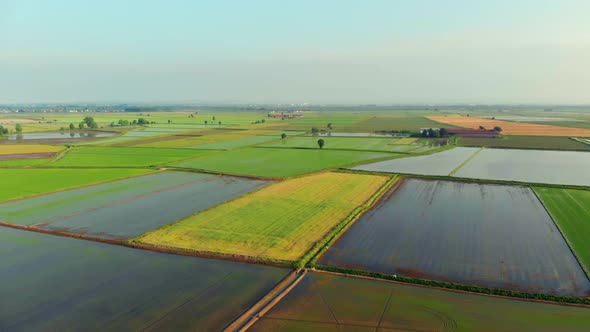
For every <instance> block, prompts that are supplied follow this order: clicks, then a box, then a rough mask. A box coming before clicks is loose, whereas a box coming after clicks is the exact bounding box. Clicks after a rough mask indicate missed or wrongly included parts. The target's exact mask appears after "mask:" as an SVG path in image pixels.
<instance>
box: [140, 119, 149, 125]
mask: <svg viewBox="0 0 590 332" xmlns="http://www.w3.org/2000/svg"><path fill="white" fill-rule="evenodd" d="M149 123H150V122H149V121H147V120H146V119H144V118H139V119H137V124H138V125H140V126H143V125H146V124H149Z"/></svg>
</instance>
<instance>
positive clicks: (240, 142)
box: [191, 134, 281, 150]
mask: <svg viewBox="0 0 590 332" xmlns="http://www.w3.org/2000/svg"><path fill="white" fill-rule="evenodd" d="M280 138H281V136H280V134H276V135H275V136H246V137H244V136H242V137H240V136H238V135H236V138H235V139H229V140H226V141H221V142H213V143H208V144H202V145H196V146H192V147H191V148H194V149H212V150H233V149H237V148H241V147H245V146H249V145H255V144H260V143H264V142H268V141H276V140H279V139H280Z"/></svg>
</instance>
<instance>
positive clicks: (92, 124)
mask: <svg viewBox="0 0 590 332" xmlns="http://www.w3.org/2000/svg"><path fill="white" fill-rule="evenodd" d="M90 128H92V129H96V128H98V124H97V123H96V122H91V123H90Z"/></svg>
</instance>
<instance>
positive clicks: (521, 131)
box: [428, 116, 590, 137]
mask: <svg viewBox="0 0 590 332" xmlns="http://www.w3.org/2000/svg"><path fill="white" fill-rule="evenodd" d="M428 118H429V119H430V120H433V121H437V122H439V123H444V124H449V125H453V126H459V127H465V128H472V129H478V128H479V127H480V126H483V127H485V128H488V129H492V128H494V127H496V126H498V127H501V128H502V134H508V135H532V136H564V137H571V136H580V137H590V130H589V129H583V128H572V127H560V126H552V125H547V124H534V123H522V122H510V121H501V120H491V119H482V118H476V117H466V116H429V117H428Z"/></svg>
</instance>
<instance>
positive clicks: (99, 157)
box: [48, 147, 207, 167]
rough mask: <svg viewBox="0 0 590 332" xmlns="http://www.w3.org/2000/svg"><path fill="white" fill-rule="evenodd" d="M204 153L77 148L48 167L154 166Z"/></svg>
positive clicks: (193, 151)
mask: <svg viewBox="0 0 590 332" xmlns="http://www.w3.org/2000/svg"><path fill="white" fill-rule="evenodd" d="M206 153H207V151H202V150H186V149H185V150H183V149H156V148H117V147H78V148H75V149H73V150H72V151H70V152H68V153H67V154H66V156H65V157H63V158H62V159H60V160H58V161H56V162H54V163H51V164H48V165H50V166H60V167H63V166H66V167H70V166H74V167H80V166H83V167H92V166H116V167H128V166H131V167H137V166H155V165H162V164H165V163H169V162H173V161H178V160H182V159H187V158H192V157H196V156H200V155H204V154H206Z"/></svg>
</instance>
